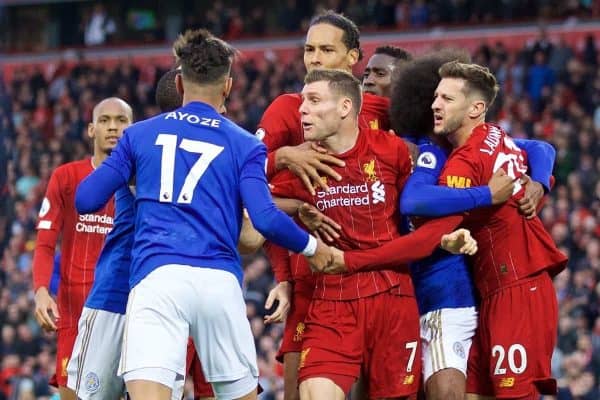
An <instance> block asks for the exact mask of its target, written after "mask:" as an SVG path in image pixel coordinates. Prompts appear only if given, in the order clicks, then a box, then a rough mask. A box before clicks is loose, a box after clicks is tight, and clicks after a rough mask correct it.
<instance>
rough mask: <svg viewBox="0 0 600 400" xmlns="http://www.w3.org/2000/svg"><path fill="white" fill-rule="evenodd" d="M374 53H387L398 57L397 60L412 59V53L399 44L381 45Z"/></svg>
mask: <svg viewBox="0 0 600 400" xmlns="http://www.w3.org/2000/svg"><path fill="white" fill-rule="evenodd" d="M373 54H385V55H386V56H390V57H393V58H395V59H396V61H410V60H412V55H411V54H410V53H409V52H408V51H406V50H404V49H403V48H401V47H398V46H392V45H385V46H379V47H377V48H376V49H375V52H374V53H373Z"/></svg>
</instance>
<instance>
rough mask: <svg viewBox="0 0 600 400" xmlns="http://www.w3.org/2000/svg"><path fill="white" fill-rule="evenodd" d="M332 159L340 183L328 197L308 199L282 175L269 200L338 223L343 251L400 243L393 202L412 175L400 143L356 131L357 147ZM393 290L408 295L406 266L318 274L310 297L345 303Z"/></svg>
mask: <svg viewBox="0 0 600 400" xmlns="http://www.w3.org/2000/svg"><path fill="white" fill-rule="evenodd" d="M336 157H339V158H340V159H342V160H344V161H345V163H346V166H345V167H334V169H335V170H336V171H337V172H338V173H339V174H340V175H341V176H342V180H341V181H339V182H337V181H330V182H328V185H329V191H327V192H326V191H324V190H322V189H321V190H319V189H317V193H316V194H315V196H314V197H313V196H311V195H310V193H309V192H308V191H307V190H306V188H305V187H304V184H303V183H302V181H301V180H300V179H299V178H297V177H296V176H295V175H293V174H292V173H291V172H289V171H283V172H281V173H280V174H278V175H277V177H276V178H275V179H273V181H272V185H273V189H272V192H273V195H274V196H278V197H291V198H298V199H301V200H303V201H306V202H308V203H311V204H313V205H315V206H316V207H317V208H318V209H319V210H321V211H322V212H323V213H324V214H326V215H327V216H329V217H331V218H332V219H333V220H335V221H337V222H338V223H339V224H340V225H341V226H342V231H341V233H340V238H339V239H338V240H337V241H336V242H335V243H334V245H335V246H336V247H338V248H340V249H342V250H352V249H369V248H374V247H377V246H380V245H381V244H382V243H385V242H387V241H390V240H392V239H394V238H396V237H399V236H400V232H399V230H398V224H399V221H400V215H399V211H398V196H399V193H400V191H401V190H402V187H403V186H404V183H405V181H406V179H407V178H408V176H409V175H410V173H411V169H412V160H411V156H410V153H409V150H408V147H407V146H406V144H405V143H404V141H403V140H402V139H400V138H398V137H396V136H394V135H390V134H388V133H387V132H384V131H374V130H369V129H365V128H361V130H360V133H359V135H358V139H357V142H356V145H355V146H354V147H353V148H352V149H350V150H349V151H347V152H346V153H343V154H338V155H336ZM392 287H399V290H400V291H401V292H402V293H404V294H409V295H412V294H413V288H412V283H411V281H410V278H409V276H408V273H407V270H406V267H405V266H403V265H395V266H394V268H390V269H388V270H381V271H367V272H364V271H359V272H354V273H350V274H344V275H325V274H319V275H318V276H317V282H316V286H315V291H314V297H315V298H321V299H328V300H349V299H355V298H360V297H367V296H371V295H373V294H376V293H380V292H384V291H387V290H389V289H390V288H392Z"/></svg>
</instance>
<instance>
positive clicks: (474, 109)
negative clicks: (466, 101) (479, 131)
mask: <svg viewBox="0 0 600 400" xmlns="http://www.w3.org/2000/svg"><path fill="white" fill-rule="evenodd" d="M486 108H487V105H486V104H485V101H483V100H481V99H475V100H474V101H473V102H472V103H471V107H470V108H469V118H473V119H477V118H479V117H480V116H481V114H484V113H485V111H486Z"/></svg>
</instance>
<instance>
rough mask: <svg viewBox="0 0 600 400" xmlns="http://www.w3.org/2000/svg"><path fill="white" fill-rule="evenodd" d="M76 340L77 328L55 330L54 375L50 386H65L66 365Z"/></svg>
mask: <svg viewBox="0 0 600 400" xmlns="http://www.w3.org/2000/svg"><path fill="white" fill-rule="evenodd" d="M76 338H77V326H73V327H67V328H63V327H59V328H58V329H57V330H56V374H55V376H54V377H53V378H55V379H51V384H54V383H56V385H57V386H64V387H66V386H67V364H68V363H69V359H70V358H71V353H72V352H73V346H74V345H75V339H76Z"/></svg>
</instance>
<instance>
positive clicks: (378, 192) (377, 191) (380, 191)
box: [371, 181, 385, 204]
mask: <svg viewBox="0 0 600 400" xmlns="http://www.w3.org/2000/svg"><path fill="white" fill-rule="evenodd" d="M371 190H372V191H373V204H377V203H385V186H383V183H381V181H377V182H375V183H373V184H372V185H371Z"/></svg>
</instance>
